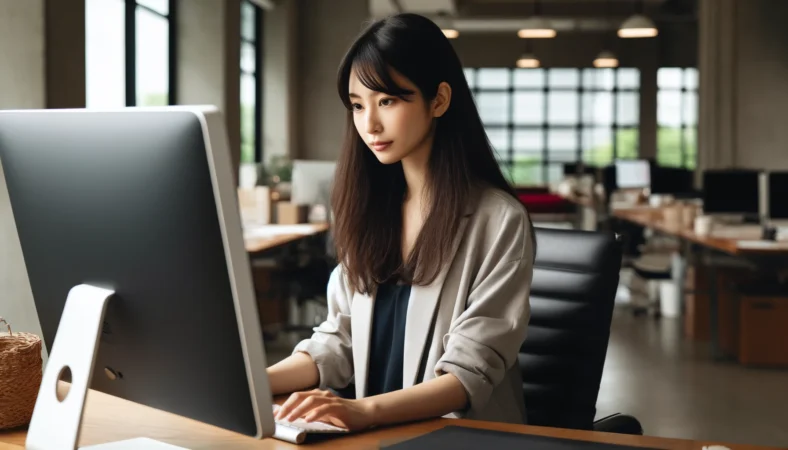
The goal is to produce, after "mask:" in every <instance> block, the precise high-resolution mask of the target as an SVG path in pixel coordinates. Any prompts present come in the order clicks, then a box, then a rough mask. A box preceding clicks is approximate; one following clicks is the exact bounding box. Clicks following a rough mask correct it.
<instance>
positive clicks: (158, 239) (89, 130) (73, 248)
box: [0, 107, 274, 438]
mask: <svg viewBox="0 0 788 450" xmlns="http://www.w3.org/2000/svg"><path fill="white" fill-rule="evenodd" d="M231 167H232V164H231V159H230V154H229V150H228V144H227V137H226V133H225V129H224V125H223V120H222V118H221V116H220V115H219V113H218V111H217V110H216V109H215V108H213V107H194V108H186V107H166V108H139V109H137V108H129V109H125V110H119V111H103V112H98V111H91V110H45V111H0V170H3V171H4V174H5V180H6V184H7V187H8V194H9V198H10V203H11V207H12V211H13V216H14V221H15V224H16V229H17V232H18V236H19V242H20V244H21V248H22V253H23V255H24V262H25V266H26V270H27V275H28V278H29V280H30V286H31V289H32V293H33V298H34V300H35V306H36V309H37V311H38V315H39V320H40V323H41V327H42V330H43V335H44V336H43V338H44V342H45V344H46V346H47V348H48V349H50V350H51V348H52V344H53V340H54V338H55V335H56V333H57V330H58V324H59V321H60V318H61V313H62V312H63V308H64V304H65V301H66V297H67V295H68V294H69V291H70V289H71V288H72V287H74V286H77V285H80V284H89V285H93V286H98V287H103V288H106V289H110V290H112V291H114V292H115V295H114V297H113V298H112V299H111V300H110V302H109V304H108V307H107V311H106V314H105V316H104V323H103V328H102V333H101V339H100V342H99V346H98V352H97V354H96V363H95V369H94V371H93V376H92V386H91V387H92V388H93V389H97V390H100V391H103V392H107V393H109V394H112V395H115V396H118V397H122V398H125V399H128V400H131V401H134V402H137V403H141V404H145V405H148V406H151V407H154V408H158V409H162V410H165V411H169V412H173V413H176V414H180V415H183V416H187V417H190V418H193V419H196V420H199V421H202V422H206V423H209V424H212V425H215V426H218V427H221V428H225V429H229V430H233V431H236V432H239V433H243V434H246V435H250V436H255V437H258V438H259V437H263V436H271V435H273V433H274V422H273V414H272V410H271V392H270V388H269V385H268V379H267V376H266V371H265V368H266V358H265V352H264V348H263V341H262V333H261V330H260V322H259V315H258V311H257V306H256V302H255V297H254V291H253V287H252V280H251V273H250V267H249V260H248V256H247V254H246V251H245V248H244V243H243V238H242V232H241V223H240V216H239V212H238V206H237V199H236V197H235V192H236V190H235V186H234V182H233V180H234V177H233V175H232V168H231ZM0 179H2V178H1V177H0ZM105 368H109V369H111V372H105ZM109 373H114V374H117V376H115V377H113V378H115V379H114V380H113V379H110V377H108V375H107V374H109Z"/></svg>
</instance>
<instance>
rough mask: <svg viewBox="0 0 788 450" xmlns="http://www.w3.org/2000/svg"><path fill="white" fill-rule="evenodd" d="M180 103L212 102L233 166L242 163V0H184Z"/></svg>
mask: <svg viewBox="0 0 788 450" xmlns="http://www.w3.org/2000/svg"><path fill="white" fill-rule="evenodd" d="M177 26H178V43H177V46H178V67H177V70H178V73H177V90H178V91H177V96H176V97H177V99H178V103H179V104H181V105H196V104H209V105H214V106H216V107H218V108H219V109H220V110H221V111H222V114H223V116H224V118H225V123H226V126H227V137H228V140H229V142H230V151H231V154H232V159H233V165H234V167H235V170H234V171H233V173H235V174H237V173H238V166H239V162H240V159H241V117H240V115H241V112H240V108H241V99H240V97H241V93H240V83H241V81H240V79H241V68H240V64H241V63H240V59H241V55H240V52H241V50H240V46H241V44H240V39H241V3H240V1H239V0H226V1H221V2H217V1H215V0H180V1H179V2H178V11H177Z"/></svg>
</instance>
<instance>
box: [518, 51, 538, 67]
mask: <svg viewBox="0 0 788 450" xmlns="http://www.w3.org/2000/svg"><path fill="white" fill-rule="evenodd" d="M517 67H519V68H521V69H535V68H537V67H539V60H538V59H536V56H534V54H533V53H524V54H523V56H521V57H520V59H518V60H517Z"/></svg>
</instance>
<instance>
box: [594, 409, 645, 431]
mask: <svg viewBox="0 0 788 450" xmlns="http://www.w3.org/2000/svg"><path fill="white" fill-rule="evenodd" d="M594 431H604V432H607V433H619V434H635V435H639V436H642V435H643V426H642V425H640V422H639V421H638V420H637V419H636V418H635V417H633V416H630V415H627V414H620V413H616V414H613V415H610V416H607V417H603V418H601V419H599V420H597V421H595V422H594Z"/></svg>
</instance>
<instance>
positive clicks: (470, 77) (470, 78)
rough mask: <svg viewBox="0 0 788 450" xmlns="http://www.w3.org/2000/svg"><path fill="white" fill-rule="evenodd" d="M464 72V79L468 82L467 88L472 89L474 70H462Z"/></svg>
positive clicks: (474, 83)
mask: <svg viewBox="0 0 788 450" xmlns="http://www.w3.org/2000/svg"><path fill="white" fill-rule="evenodd" d="M462 71H463V72H465V79H466V80H468V87H470V88H471V89H473V87H474V86H476V70H474V69H468V68H466V69H462Z"/></svg>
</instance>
